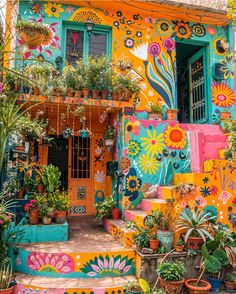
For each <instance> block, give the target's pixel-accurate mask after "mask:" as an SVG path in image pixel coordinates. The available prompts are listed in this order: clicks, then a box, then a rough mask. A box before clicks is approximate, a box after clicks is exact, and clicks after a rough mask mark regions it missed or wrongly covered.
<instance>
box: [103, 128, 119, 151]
mask: <svg viewBox="0 0 236 294" xmlns="http://www.w3.org/2000/svg"><path fill="white" fill-rule="evenodd" d="M115 138H116V134H115V128H114V127H112V126H110V125H109V126H108V127H107V129H106V131H105V133H104V140H105V144H106V146H107V148H108V150H109V151H110V149H111V148H112V147H113V146H114V144H115Z"/></svg>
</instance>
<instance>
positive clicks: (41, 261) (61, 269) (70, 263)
mask: <svg viewBox="0 0 236 294" xmlns="http://www.w3.org/2000/svg"><path fill="white" fill-rule="evenodd" d="M27 265H28V267H29V269H31V270H33V271H38V272H46V271H48V272H49V271H50V272H54V273H61V274H68V273H71V272H73V271H74V267H75V266H74V260H73V258H72V257H71V256H69V255H67V254H61V253H53V254H48V253H41V252H32V253H30V254H29V256H28V258H27Z"/></svg>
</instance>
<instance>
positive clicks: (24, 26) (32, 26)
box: [15, 20, 51, 40]
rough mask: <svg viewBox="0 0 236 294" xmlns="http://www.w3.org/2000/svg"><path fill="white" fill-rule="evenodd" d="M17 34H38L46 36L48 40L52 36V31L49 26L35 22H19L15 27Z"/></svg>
mask: <svg viewBox="0 0 236 294" xmlns="http://www.w3.org/2000/svg"><path fill="white" fill-rule="evenodd" d="M15 28H16V30H17V32H19V33H20V32H24V33H25V34H26V35H29V36H36V35H37V34H38V33H41V34H43V35H45V40H47V39H48V38H49V37H50V35H51V32H50V29H49V28H48V27H47V26H44V25H42V24H40V23H38V22H34V21H30V22H28V21H23V20H21V21H19V22H18V23H17V24H16V26H15Z"/></svg>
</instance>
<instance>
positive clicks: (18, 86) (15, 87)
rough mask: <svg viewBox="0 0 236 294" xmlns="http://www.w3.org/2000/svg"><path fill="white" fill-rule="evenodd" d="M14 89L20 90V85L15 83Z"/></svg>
mask: <svg viewBox="0 0 236 294" xmlns="http://www.w3.org/2000/svg"><path fill="white" fill-rule="evenodd" d="M14 91H15V92H19V91H20V85H17V84H14Z"/></svg>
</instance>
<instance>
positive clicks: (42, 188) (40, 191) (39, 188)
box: [37, 185, 44, 193]
mask: <svg viewBox="0 0 236 294" xmlns="http://www.w3.org/2000/svg"><path fill="white" fill-rule="evenodd" d="M43 192H44V186H43V185H37V193H43Z"/></svg>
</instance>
